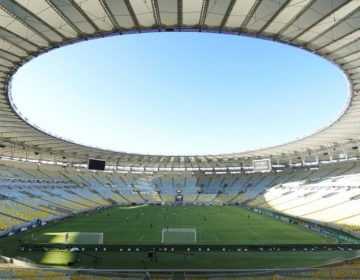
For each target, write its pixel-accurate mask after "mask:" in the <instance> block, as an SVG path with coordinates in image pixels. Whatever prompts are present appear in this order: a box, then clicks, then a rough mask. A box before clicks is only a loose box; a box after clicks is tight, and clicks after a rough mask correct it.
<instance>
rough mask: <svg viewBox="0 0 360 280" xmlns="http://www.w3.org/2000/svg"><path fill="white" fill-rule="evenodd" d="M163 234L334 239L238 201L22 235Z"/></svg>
mask: <svg viewBox="0 0 360 280" xmlns="http://www.w3.org/2000/svg"><path fill="white" fill-rule="evenodd" d="M177 229H179V230H177ZM182 230H185V231H187V232H186V234H182V233H181V231H182ZM170 231H173V232H170ZM179 231H180V232H179ZM193 232H195V233H193ZM66 235H67V239H66ZM164 235H165V238H166V239H165V240H167V244H171V243H174V244H181V243H184V244H198V245H207V244H210V245H211V244H212V245H216V244H220V245H228V244H239V245H241V244H242V245H244V244H326V243H335V242H336V239H334V238H330V237H328V236H326V235H323V234H319V233H316V232H313V231H310V230H308V229H306V228H303V227H300V226H297V225H293V224H289V223H285V222H282V221H279V220H275V219H272V218H269V217H267V216H265V215H261V214H257V213H255V212H252V211H249V210H248V209H245V208H242V207H236V206H185V207H184V206H129V207H114V208H109V209H106V210H103V211H101V212H99V213H95V214H94V215H90V216H81V217H76V218H73V219H71V220H68V221H64V222H61V223H58V224H54V225H50V226H47V227H43V228H38V229H36V230H34V231H32V233H31V234H28V235H25V236H24V237H22V240H23V241H24V242H28V243H68V244H162V241H164V240H163V238H164ZM194 235H196V237H195V236H194Z"/></svg>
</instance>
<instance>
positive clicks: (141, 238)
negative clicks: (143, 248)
mask: <svg viewBox="0 0 360 280" xmlns="http://www.w3.org/2000/svg"><path fill="white" fill-rule="evenodd" d="M143 238H144V235H143V234H142V235H141V236H140V237H139V239H138V242H139V241H141V240H143Z"/></svg>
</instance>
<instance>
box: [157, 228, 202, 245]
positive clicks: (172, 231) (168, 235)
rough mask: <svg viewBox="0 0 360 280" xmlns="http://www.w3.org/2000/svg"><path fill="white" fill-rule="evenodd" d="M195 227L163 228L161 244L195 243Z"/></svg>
mask: <svg viewBox="0 0 360 280" xmlns="http://www.w3.org/2000/svg"><path fill="white" fill-rule="evenodd" d="M196 240H197V239H196V229H195V228H163V229H162V231H161V243H162V244H196Z"/></svg>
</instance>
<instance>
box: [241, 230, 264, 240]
mask: <svg viewBox="0 0 360 280" xmlns="http://www.w3.org/2000/svg"><path fill="white" fill-rule="evenodd" d="M246 230H248V231H250V232H252V233H253V234H254V235H256V236H257V237H260V238H261V239H262V240H266V238H264V237H263V236H262V235H259V234H258V233H257V232H256V231H253V230H251V229H250V228H247V229H246Z"/></svg>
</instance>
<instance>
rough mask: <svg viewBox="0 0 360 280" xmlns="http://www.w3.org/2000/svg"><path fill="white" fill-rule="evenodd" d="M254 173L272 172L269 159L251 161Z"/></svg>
mask: <svg viewBox="0 0 360 280" xmlns="http://www.w3.org/2000/svg"><path fill="white" fill-rule="evenodd" d="M253 170H254V172H270V171H271V170H272V166H271V160H270V159H259V160H253Z"/></svg>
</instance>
